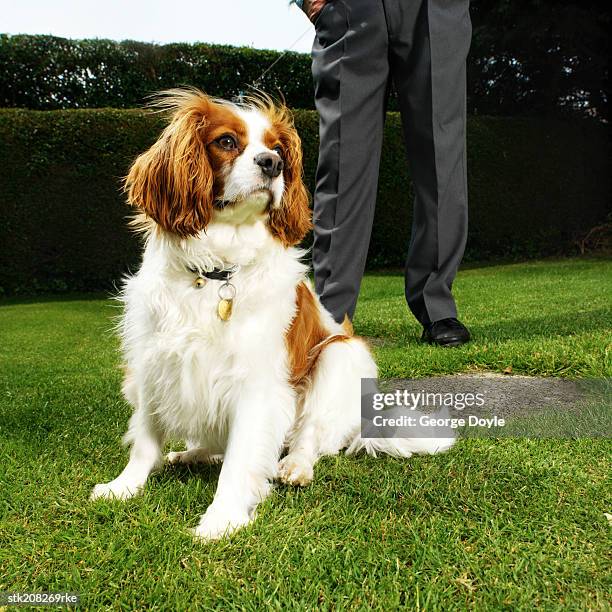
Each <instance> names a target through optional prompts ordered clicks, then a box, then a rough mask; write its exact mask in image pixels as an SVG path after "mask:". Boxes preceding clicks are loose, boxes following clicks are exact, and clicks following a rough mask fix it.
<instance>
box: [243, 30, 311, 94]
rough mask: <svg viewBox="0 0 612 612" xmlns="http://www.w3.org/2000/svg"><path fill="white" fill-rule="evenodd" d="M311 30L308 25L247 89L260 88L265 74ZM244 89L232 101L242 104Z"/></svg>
mask: <svg viewBox="0 0 612 612" xmlns="http://www.w3.org/2000/svg"><path fill="white" fill-rule="evenodd" d="M310 31H311V26H308V28H307V29H306V30H304V31H303V32H302V33H301V34H300V35H299V36H298V38H296V39H295V40H294V41H293V42H292V43H291V45H290V46H289V48H287V49H285V50H284V51H283V52H282V53H281V54H280V55H279V56H278V57H277V58H276V59H275V60H274V61H273V62H272V63H271V64H270V65H269V66H268V67H267V68H266V69H265V70H264V71H263V72H262V73H261V74H260V75H259V77H258V78H257V79H255V80H254V81H251V82H250V83H248V84H247V86H246V88H247V89H259V86H260V85H261V84H262V81H263V79H264V78H265V76H266V75H267V74H268V73H269V72H270V71H271V70H273V69H274V66H276V64H278V62H280V61H281V60H282V59H283V58H284V57H285V56H286V55H287V54H288V53H291V51H293V49H295V46H296V45H297V44H298V43H299V42H300V41H301V40H302V38H304V36H306V34H308V33H309V32H310ZM244 96H245V94H244V91H243V90H240V91H239V92H238V95H237V96H234V97H233V98H232V102H237V103H238V104H242V103H243V102H244Z"/></svg>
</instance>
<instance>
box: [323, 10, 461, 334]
mask: <svg viewBox="0 0 612 612" xmlns="http://www.w3.org/2000/svg"><path fill="white" fill-rule="evenodd" d="M315 28H316V32H317V34H316V38H315V42H314V45H313V50H312V59H313V63H312V72H313V78H314V85H315V102H316V107H317V110H318V112H319V116H320V129H319V133H320V138H321V146H320V151H319V164H318V168H317V176H316V190H315V194H314V224H315V229H314V246H313V268H314V278H315V288H316V291H317V293H318V295H319V296H320V298H321V301H322V302H323V304H324V306H325V307H326V308H327V309H328V310H329V311H330V312H331V313H332V315H333V316H334V318H335V319H336V320H337V321H341V320H342V319H343V318H344V315H345V314H348V316H349V317H351V318H352V316H353V313H354V311H355V306H356V303H357V296H358V294H359V287H360V284H361V278H362V276H363V271H364V268H365V262H366V255H367V252H368V246H369V242H370V234H371V231H372V222H373V219H374V206H375V203H376V192H377V183H378V170H379V161H380V153H381V145H382V135H383V124H384V117H385V108H386V99H387V94H388V86H389V82H390V80H391V79H392V80H393V83H394V85H395V89H396V90H397V92H398V94H399V103H400V108H401V115H402V124H403V129H404V137H405V141H406V148H407V151H408V164H409V168H410V172H411V175H412V178H413V181H414V190H415V202H414V214H413V224H412V237H411V241H410V246H409V250H408V257H407V259H406V272H405V281H406V284H405V287H406V300H407V302H408V306H409V307H410V309H411V310H412V312H413V313H414V316H415V317H416V318H417V319H418V320H419V321H420V322H421V323H422V324H423V325H427V324H429V323H431V322H433V321H438V320H440V319H444V318H447V317H456V316H457V311H456V307H455V302H454V300H453V296H452V294H451V287H452V283H453V279H454V277H455V274H456V272H457V268H458V266H459V263H460V261H461V258H462V256H463V251H464V248H465V241H466V235H467V177H466V154H465V124H466V104H465V90H466V86H465V60H466V57H467V53H468V50H469V46H470V40H471V22H470V16H469V0H329V2H328V4H327V5H326V6H325V8H324V9H323V11H322V12H321V13H320V15H319V17H318V19H317V22H316V24H315ZM398 163H399V161H398ZM406 205H408V202H407V203H406ZM403 231H407V228H406V230H404V228H401V227H398V234H397V240H407V234H406V235H405V237H404V235H403V234H402V232H403Z"/></svg>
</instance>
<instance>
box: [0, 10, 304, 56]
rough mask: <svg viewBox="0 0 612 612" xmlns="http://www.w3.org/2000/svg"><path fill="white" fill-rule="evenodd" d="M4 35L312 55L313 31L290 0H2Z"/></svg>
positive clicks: (0, 24) (0, 22) (0, 20)
mask: <svg viewBox="0 0 612 612" xmlns="http://www.w3.org/2000/svg"><path fill="white" fill-rule="evenodd" d="M0 32H2V33H8V34H54V35H55V36H64V37H67V38H111V39H113V40H125V39H131V40H140V41H145V42H157V43H167V42H207V43H219V44H228V45H240V46H248V47H255V48H257V49H278V50H285V49H288V48H289V47H291V46H292V45H293V43H294V42H295V41H296V40H297V39H298V38H299V37H300V36H301V35H302V34H304V36H303V37H302V38H301V40H300V41H299V42H298V43H296V44H295V46H294V47H293V50H295V51H306V52H309V51H310V48H311V46H312V40H313V37H314V30H313V28H312V27H309V21H308V19H306V16H305V15H304V14H303V13H302V12H301V11H300V9H298V8H297V7H296V6H293V5H292V6H289V0H0Z"/></svg>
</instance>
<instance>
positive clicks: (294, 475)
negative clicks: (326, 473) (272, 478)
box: [278, 453, 314, 487]
mask: <svg viewBox="0 0 612 612" xmlns="http://www.w3.org/2000/svg"><path fill="white" fill-rule="evenodd" d="M313 477H314V472H313V468H312V461H308V459H307V458H306V457H304V455H301V454H300V453H289V454H288V455H287V456H286V457H285V458H284V459H282V460H281V461H280V463H279V464H278V478H279V479H280V480H281V482H284V483H285V484H287V485H292V486H296V487H305V486H306V485H308V484H310V483H311V482H312V479H313Z"/></svg>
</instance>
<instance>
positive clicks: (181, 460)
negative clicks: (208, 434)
mask: <svg viewBox="0 0 612 612" xmlns="http://www.w3.org/2000/svg"><path fill="white" fill-rule="evenodd" d="M222 461H223V455H211V454H210V453H209V452H208V451H207V450H206V449H204V448H192V449H190V450H186V451H178V452H172V453H168V454H167V455H166V463H167V464H168V465H178V464H182V465H192V464H195V463H210V464H215V463H221V462H222Z"/></svg>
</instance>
